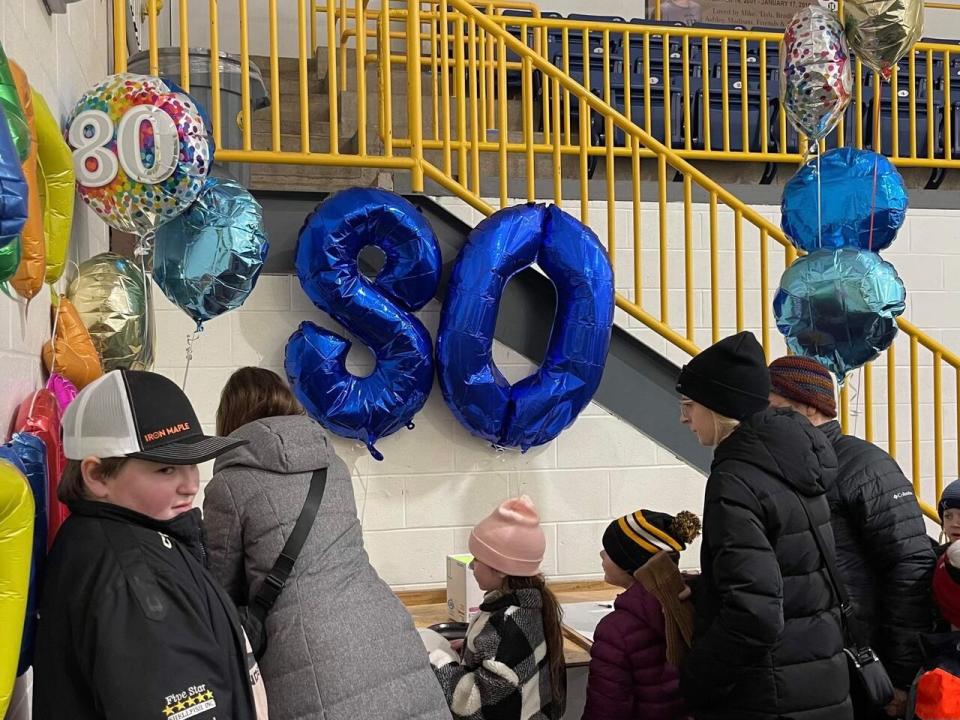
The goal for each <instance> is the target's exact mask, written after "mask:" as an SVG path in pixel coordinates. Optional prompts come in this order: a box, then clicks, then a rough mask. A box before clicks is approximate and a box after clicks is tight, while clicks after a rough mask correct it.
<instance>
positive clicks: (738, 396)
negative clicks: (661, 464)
mask: <svg viewBox="0 0 960 720" xmlns="http://www.w3.org/2000/svg"><path fill="white" fill-rule="evenodd" d="M677 392H679V393H680V396H681V400H680V414H681V422H682V423H683V424H684V425H687V426H688V427H689V428H690V430H691V432H693V433H695V434H696V436H697V438H698V439H699V440H700V443H701V444H703V445H706V446H712V447H715V448H716V450H715V452H714V458H713V463H712V466H711V469H710V477H709V478H708V479H707V488H706V497H705V500H704V515H703V545H702V546H701V553H700V566H701V571H702V575H701V576H700V577H699V579H698V580H697V581H696V582H694V583H693V586H692V587H691V590H692V593H693V597H692V599H693V603H694V608H695V610H696V626H695V630H694V636H693V644H692V647H691V649H690V652H689V653H688V654H687V656H686V659H685V660H684V662H683V664H682V666H681V673H680V689H681V692H682V693H683V695H684V697H685V699H686V700H687V703H688V706H689V707H690V708H691V710H692V711H693V713H694V717H695V718H697V720H746V719H747V718H749V719H750V720H776V719H777V718H784V717H789V718H792V720H828V719H829V720H850V719H851V718H852V717H853V711H852V709H851V705H850V698H849V679H848V674H847V663H846V659H845V656H844V653H843V632H842V629H841V622H840V608H839V606H840V602H839V599H838V598H837V595H836V593H835V592H834V589H833V587H832V585H831V582H830V576H829V574H828V572H827V570H826V567H827V564H826V562H825V558H824V557H823V555H822V554H821V551H820V545H821V544H822V545H823V547H824V550H825V551H826V552H829V553H830V554H831V556H832V555H833V553H834V544H833V530H832V528H831V526H830V508H829V506H828V504H827V496H826V493H827V491H828V489H829V488H830V487H831V486H832V485H833V483H834V479H835V476H836V469H837V458H836V455H835V454H834V452H833V448H832V447H831V445H830V442H829V441H828V440H827V438H826V437H825V436H824V435H823V434H822V433H821V432H820V431H819V430H817V429H816V428H815V427H813V426H812V425H811V424H810V423H809V422H808V421H807V420H806V418H804V417H802V416H801V415H798V414H797V413H795V412H793V411H791V410H781V409H773V408H768V395H769V394H770V373H769V371H768V370H767V363H766V359H765V358H764V354H763V350H762V348H761V347H760V344H759V343H758V342H757V340H756V338H755V337H754V336H753V335H752V334H751V333H747V332H743V333H739V334H737V335H733V336H731V337H728V338H725V339H723V340H721V341H720V342H718V343H716V344H715V345H713V346H711V347H709V348H707V349H706V350H704V351H703V352H702V353H700V354H699V355H698V356H696V357H695V358H693V360H691V361H690V362H689V363H688V364H687V365H686V366H685V367H684V368H683V369H682V370H681V372H680V377H679V380H678V381H677ZM814 532H817V533H819V535H820V538H821V541H820V542H819V543H818V542H817V540H816V538H815V536H814V534H813V533H814ZM831 559H832V558H831Z"/></svg>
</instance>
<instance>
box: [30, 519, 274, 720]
mask: <svg viewBox="0 0 960 720" xmlns="http://www.w3.org/2000/svg"><path fill="white" fill-rule="evenodd" d="M70 512H71V513H72V514H71V515H70V518H69V519H68V520H67V521H66V522H65V523H64V525H63V527H62V528H61V529H60V532H58V533H57V539H56V542H54V544H53V549H52V550H51V552H50V556H49V558H48V562H47V576H46V578H45V581H44V588H43V599H42V601H41V603H40V623H39V627H38V632H37V649H36V654H35V656H34V668H33V670H34V687H33V702H34V706H33V717H34V720H67V719H68V718H69V720H134V719H136V720H186V718H192V717H196V719H197V720H213V719H214V718H220V719H221V720H226V719H227V718H229V719H230V720H255V718H256V713H255V709H254V699H253V695H252V692H251V689H250V672H251V671H252V670H254V669H255V668H256V665H255V664H253V665H251V664H248V657H247V653H246V641H245V639H244V636H243V631H242V630H241V629H240V622H239V619H238V618H237V612H236V610H235V609H234V607H233V603H232V602H231V601H230V598H229V597H227V594H226V593H225V592H224V591H223V590H222V589H221V588H220V587H219V585H217V582H216V580H214V579H213V577H212V576H211V575H210V573H208V572H207V570H206V569H205V568H204V555H205V552H206V551H205V550H204V544H203V539H202V538H203V535H202V533H203V529H202V526H201V524H200V511H199V510H196V509H194V510H191V511H190V512H187V513H183V514H182V515H179V516H177V517H176V518H174V519H173V520H154V519H152V518H149V517H147V516H146V515H141V514H140V513H137V512H134V511H133V510H128V509H126V508H123V507H119V506H117V505H111V504H109V503H105V502H92V501H78V502H72V503H70ZM250 659H252V655H251V656H250ZM255 672H257V673H259V670H255Z"/></svg>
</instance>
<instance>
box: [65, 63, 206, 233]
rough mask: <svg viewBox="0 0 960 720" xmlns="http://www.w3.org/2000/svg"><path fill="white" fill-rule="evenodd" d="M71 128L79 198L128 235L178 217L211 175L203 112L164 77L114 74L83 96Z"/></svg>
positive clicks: (71, 120)
mask: <svg viewBox="0 0 960 720" xmlns="http://www.w3.org/2000/svg"><path fill="white" fill-rule="evenodd" d="M67 128H68V129H67V141H68V143H69V145H70V148H71V150H72V151H73V166H74V172H75V174H76V178H77V189H78V190H79V192H80V196H81V197H82V198H83V199H84V201H86V203H87V204H88V205H90V207H92V208H93V209H94V211H95V212H96V213H97V214H98V215H99V216H100V217H101V218H103V220H104V221H105V222H106V223H108V224H109V225H111V226H112V227H115V228H117V229H118V230H123V231H124V232H129V233H134V234H136V235H143V234H145V233H147V232H150V231H153V230H155V229H156V228H158V227H159V226H160V225H162V224H163V223H165V222H167V221H168V220H170V219H172V218H175V217H176V216H177V215H179V214H180V213H181V212H183V211H184V210H186V209H187V207H189V205H190V204H191V203H192V202H193V201H194V200H196V199H197V195H199V194H200V190H201V189H202V188H203V183H204V180H205V179H206V177H207V174H208V173H209V172H210V163H211V159H212V154H213V149H212V144H211V141H210V139H209V138H208V137H207V131H206V128H205V127H204V123H203V118H202V117H201V115H200V111H199V109H198V108H197V106H196V104H195V103H194V102H193V101H192V100H191V99H190V97H189V96H187V95H185V94H183V93H179V92H175V91H172V90H171V88H170V87H169V86H168V85H166V84H165V83H164V82H163V81H162V80H160V79H159V78H154V77H149V76H147V75H134V74H130V73H122V74H119V75H111V76H110V77H108V78H106V79H105V80H103V81H102V82H101V83H99V84H98V85H97V86H96V87H94V88H93V89H92V90H90V91H89V92H87V93H86V94H85V95H84V96H83V97H82V98H80V101H79V102H78V103H77V105H76V107H75V108H74V110H73V113H72V114H71V115H70V118H69V120H68V122H67Z"/></svg>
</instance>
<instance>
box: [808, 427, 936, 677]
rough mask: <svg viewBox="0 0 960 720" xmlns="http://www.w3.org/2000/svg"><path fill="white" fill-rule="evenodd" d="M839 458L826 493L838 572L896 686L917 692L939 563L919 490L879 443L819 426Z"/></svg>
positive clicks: (839, 430) (930, 628)
mask: <svg viewBox="0 0 960 720" xmlns="http://www.w3.org/2000/svg"><path fill="white" fill-rule="evenodd" d="M820 430H821V431H822V432H823V433H824V434H825V435H826V436H827V438H828V439H829V440H830V442H831V443H833V449H834V451H835V452H836V453H837V460H838V462H839V470H838V473H837V482H836V483H835V485H834V487H833V488H831V489H830V491H829V492H828V493H827V497H828V498H829V500H830V511H831V513H832V523H833V535H834V538H835V539H836V543H837V569H838V570H839V571H840V575H841V577H842V578H843V580H844V583H845V584H846V586H847V592H848V593H849V594H850V599H851V600H852V601H853V603H854V605H855V606H856V611H857V618H858V619H859V620H860V621H861V622H862V623H863V624H864V625H865V626H866V627H867V628H868V630H869V632H870V637H871V643H872V645H873V648H874V649H875V650H876V651H877V654H878V655H879V656H880V659H881V660H883V664H884V666H885V667H886V668H887V672H888V673H889V674H890V679H891V680H892V681H893V684H894V685H896V686H897V687H900V688H908V687H910V683H911V682H912V681H913V678H914V676H915V675H916V673H917V670H919V669H920V663H921V660H922V656H921V653H920V643H919V641H918V635H919V634H920V633H927V632H930V631H931V630H932V627H931V621H932V618H933V607H932V604H931V598H930V583H931V581H932V578H933V567H934V564H935V562H936V556H935V554H934V551H933V547H932V546H931V544H930V539H929V537H927V529H926V524H925V523H924V521H923V515H922V514H921V513H920V506H919V505H918V504H917V498H916V496H915V495H914V493H913V486H912V485H911V484H910V481H909V480H907V479H906V478H905V477H904V476H903V472H902V471H901V470H900V466H899V465H897V463H896V461H895V460H894V459H893V458H892V457H890V455H888V454H887V453H886V452H884V451H883V450H881V449H880V448H878V447H877V446H876V445H874V444H873V443H869V442H867V441H866V440H861V439H860V438H858V437H853V436H850V435H844V434H843V431H842V430H841V429H840V423H838V422H836V421H833V422H829V423H826V424H825V425H821V426H820Z"/></svg>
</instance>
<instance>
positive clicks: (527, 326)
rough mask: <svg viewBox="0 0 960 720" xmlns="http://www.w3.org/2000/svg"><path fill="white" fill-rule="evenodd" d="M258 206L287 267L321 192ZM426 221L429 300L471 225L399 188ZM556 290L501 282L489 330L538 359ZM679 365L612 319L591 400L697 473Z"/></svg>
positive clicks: (544, 283) (525, 276)
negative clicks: (432, 250) (432, 274)
mask: <svg viewBox="0 0 960 720" xmlns="http://www.w3.org/2000/svg"><path fill="white" fill-rule="evenodd" d="M254 195H255V196H256V197H257V199H258V200H259V201H260V203H261V204H262V205H263V211H264V221H265V224H266V229H267V235H268V237H269V238H270V256H269V258H268V259H267V263H266V267H265V271H266V272H271V273H284V274H292V273H294V272H295V270H294V256H295V252H296V241H297V235H298V233H299V231H300V228H301V226H302V225H303V222H304V220H305V219H306V217H307V215H308V214H309V213H310V212H311V211H312V210H313V209H314V208H315V207H316V205H317V204H318V203H319V202H320V201H321V200H323V198H324V197H325V196H326V194H325V193H312V192H283V191H257V190H255V191H254ZM405 197H406V198H407V200H409V201H410V202H411V203H413V205H414V206H416V207H417V208H418V209H419V210H420V211H421V212H422V213H423V214H424V216H425V217H427V219H428V220H429V221H430V224H431V225H432V226H433V229H434V232H436V234H437V238H438V240H439V242H440V250H441V253H442V255H443V275H442V279H441V282H440V288H439V289H438V291H437V299H438V300H442V299H443V298H444V297H446V292H447V282H448V280H449V278H450V272H451V270H452V268H453V263H454V261H455V260H456V258H457V254H458V253H459V252H460V249H461V248H462V247H463V245H464V243H465V242H466V239H467V235H468V234H469V233H470V231H471V230H472V228H471V227H470V226H469V225H467V224H466V223H464V222H463V221H462V220H460V219H459V218H458V217H456V216H455V215H453V214H452V213H450V212H449V211H448V210H446V209H445V208H443V207H441V206H440V205H438V204H437V203H436V202H434V201H433V200H432V199H431V198H429V197H427V196H424V195H416V194H411V195H405ZM555 307H556V293H555V291H554V288H553V283H551V282H550V280H549V279H548V278H546V277H545V276H544V275H542V274H541V273H539V272H537V271H536V270H533V269H530V268H528V269H526V270H523V271H521V272H519V273H517V274H516V275H515V276H514V277H513V278H512V279H511V280H510V282H509V283H508V284H507V287H506V289H505V291H504V295H503V301H502V303H501V306H500V314H499V317H498V318H497V328H496V332H495V337H496V339H497V341H498V342H501V343H503V344H504V345H506V346H507V347H508V348H510V349H511V350H513V351H514V352H517V353H519V354H520V355H523V356H524V357H526V358H528V359H529V360H530V361H531V362H534V363H539V362H541V361H542V360H543V353H544V351H545V350H546V347H547V343H548V341H549V336H550V328H551V326H552V324H553V317H554V308H555ZM678 372H679V368H677V366H676V365H674V364H673V363H671V362H670V361H669V360H667V359H665V358H664V357H663V356H661V355H660V354H659V353H658V352H656V351H655V350H652V349H651V348H649V347H648V346H647V345H645V344H644V343H643V342H641V341H640V340H638V339H637V338H635V337H633V336H632V335H630V334H629V333H628V332H627V331H626V330H624V329H623V328H621V327H619V326H617V325H614V327H613V333H612V336H611V340H610V353H609V355H608V357H607V364H606V367H605V368H604V372H603V379H602V381H601V383H600V388H599V389H598V390H597V394H596V395H595V397H594V401H595V402H596V403H597V404H599V405H600V406H602V407H603V408H605V409H606V410H607V411H609V412H610V413H612V414H613V415H615V416H617V417H619V418H620V419H622V420H624V421H625V422H628V423H630V424H631V425H633V426H634V427H635V428H637V429H638V430H639V431H640V432H642V433H643V434H644V435H646V436H647V437H649V438H651V439H652V440H654V441H655V442H657V443H658V444H659V445H661V446H662V447H664V448H666V449H668V450H669V451H670V452H672V453H673V454H674V455H675V456H676V457H678V458H680V459H681V460H683V461H685V462H686V463H687V464H689V465H691V466H693V467H695V468H698V469H700V470H702V471H704V472H706V471H708V470H709V468H710V457H711V452H710V451H709V450H708V449H707V448H704V447H702V446H701V445H700V444H699V443H698V442H697V441H696V438H695V437H694V435H693V434H692V433H691V432H690V431H689V430H687V428H685V427H683V426H682V425H681V424H680V418H679V410H678V407H677V394H676V392H675V390H674V388H675V386H676V378H677V373H678Z"/></svg>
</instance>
